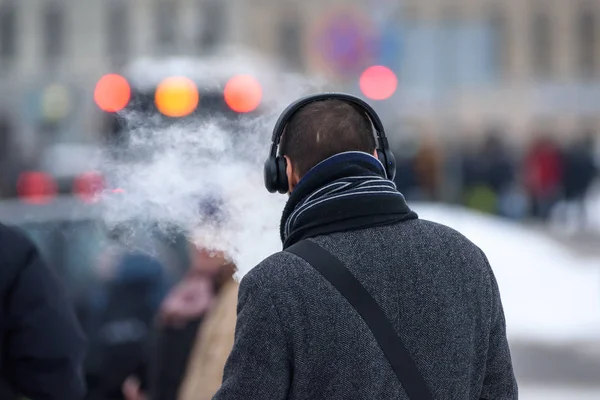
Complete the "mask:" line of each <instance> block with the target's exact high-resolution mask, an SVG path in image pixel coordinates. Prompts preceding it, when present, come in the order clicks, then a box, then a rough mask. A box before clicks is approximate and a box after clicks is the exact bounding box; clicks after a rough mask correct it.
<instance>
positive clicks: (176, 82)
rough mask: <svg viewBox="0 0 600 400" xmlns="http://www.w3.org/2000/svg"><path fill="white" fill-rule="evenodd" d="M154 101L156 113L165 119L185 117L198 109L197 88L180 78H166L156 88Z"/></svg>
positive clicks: (186, 79)
mask: <svg viewBox="0 0 600 400" xmlns="http://www.w3.org/2000/svg"><path fill="white" fill-rule="evenodd" d="M154 101H155V103H156V107H157V108H158V111H160V112H161V113H163V114H164V115H166V116H167V117H185V116H186V115H189V114H191V113H193V112H194V110H195V109H196V107H198V101H199V95H198V88H197V87H196V84H195V83H194V82H193V81H192V80H190V79H188V78H185V77H182V76H174V77H171V78H167V79H165V80H164V81H162V82H161V83H160V84H159V85H158V87H157V88H156V93H155V98H154Z"/></svg>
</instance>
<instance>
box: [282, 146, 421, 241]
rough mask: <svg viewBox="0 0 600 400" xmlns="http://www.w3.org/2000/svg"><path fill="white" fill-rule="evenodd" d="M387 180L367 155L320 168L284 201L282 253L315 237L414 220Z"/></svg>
mask: <svg viewBox="0 0 600 400" xmlns="http://www.w3.org/2000/svg"><path fill="white" fill-rule="evenodd" d="M385 176H386V175H385V169H384V167H383V165H382V164H381V163H380V162H379V160H377V158H375V157H373V156H371V155H369V154H367V153H360V152H348V153H341V154H337V155H335V156H333V157H330V158H328V159H327V160H325V161H323V162H321V163H319V164H318V165H317V166H315V167H314V168H313V169H311V170H310V171H309V172H308V173H307V174H306V175H305V176H304V177H303V178H302V179H301V180H300V182H298V184H297V185H296V187H295V188H294V190H293V192H292V193H291V195H290V198H289V199H288V202H287V204H286V207H285V209H284V211H283V216H282V220H281V228H280V233H281V239H282V241H283V242H284V247H287V246H288V245H291V244H293V242H295V241H297V240H299V239H302V238H305V237H310V236H314V235H316V234H324V233H333V232H335V231H344V230H349V229H359V228H361V227H366V226H369V224H371V225H373V224H375V225H377V224H381V223H384V222H385V223H388V222H389V223H391V222H392V221H396V220H398V218H399V216H402V218H404V217H406V216H407V215H410V216H412V215H413V214H414V213H412V211H411V210H410V209H409V208H408V206H407V205H406V202H405V201H404V196H402V194H401V193H400V192H398V191H397V190H396V186H395V185H394V183H393V182H391V181H389V180H387V179H386V178H385ZM411 213H412V214H411ZM414 216H415V217H416V214H414Z"/></svg>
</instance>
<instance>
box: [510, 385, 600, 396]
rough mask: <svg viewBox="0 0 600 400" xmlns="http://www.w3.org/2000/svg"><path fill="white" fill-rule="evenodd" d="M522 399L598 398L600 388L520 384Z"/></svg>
mask: <svg viewBox="0 0 600 400" xmlns="http://www.w3.org/2000/svg"><path fill="white" fill-rule="evenodd" d="M519 399H520V400H598V399H600V388H598V389H585V388H578V387H575V386H573V387H568V386H555V387H551V386H531V385H527V384H524V385H519Z"/></svg>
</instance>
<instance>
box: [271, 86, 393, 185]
mask: <svg viewBox="0 0 600 400" xmlns="http://www.w3.org/2000/svg"><path fill="white" fill-rule="evenodd" d="M323 100H340V101H343V102H346V103H349V104H351V105H353V106H356V107H357V108H359V109H360V110H361V111H364V112H365V113H366V114H367V117H368V118H369V120H370V122H371V124H372V125H373V128H374V130H375V138H376V143H377V153H378V156H379V159H380V161H381V163H382V164H383V165H384V166H385V170H386V174H387V177H388V179H393V178H394V176H395V174H396V163H395V160H394V156H393V154H392V152H391V151H390V149H389V144H388V140H387V137H386V135H385V129H384V127H383V123H382V122H381V119H380V118H379V115H377V112H375V110H374V109H373V107H371V106H370V105H369V104H368V103H367V102H365V101H364V100H362V99H360V98H358V97H356V96H353V95H351V94H346V93H337V92H327V93H318V94H313V95H309V96H306V97H302V98H300V99H299V100H297V101H295V102H293V103H292V104H290V105H289V106H287V107H286V109H285V110H283V112H282V113H281V115H280V116H279V118H278V119H277V122H276V123H275V126H274V128H273V135H272V136H271V149H270V151H269V158H268V159H267V161H266V162H265V171H264V177H265V186H266V187H267V190H268V191H269V192H271V193H274V192H275V191H279V192H280V193H285V192H286V191H287V178H286V179H285V182H283V180H284V177H283V176H282V175H284V174H285V170H284V171H281V168H282V165H283V166H285V159H283V158H282V157H278V155H277V149H278V147H279V143H280V142H281V137H282V136H283V132H284V131H285V127H286V126H287V124H288V122H289V120H290V119H291V118H292V117H293V116H294V115H295V114H296V113H297V112H298V111H299V110H300V109H301V108H302V107H304V106H306V105H308V104H311V103H314V102H317V101H323Z"/></svg>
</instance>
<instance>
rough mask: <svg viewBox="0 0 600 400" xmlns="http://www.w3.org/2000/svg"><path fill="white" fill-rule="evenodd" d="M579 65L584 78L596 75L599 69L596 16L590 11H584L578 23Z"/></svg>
mask: <svg viewBox="0 0 600 400" xmlns="http://www.w3.org/2000/svg"><path fill="white" fill-rule="evenodd" d="M577 29H578V32H577V41H578V46H577V48H578V65H579V71H580V73H581V76H582V77H583V78H589V77H592V76H594V75H595V72H596V67H597V50H596V43H597V41H598V40H597V35H598V32H597V29H598V28H597V24H596V16H595V15H594V14H593V12H592V11H591V10H589V9H585V10H583V11H582V12H581V13H580V15H579V20H578V21H577Z"/></svg>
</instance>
